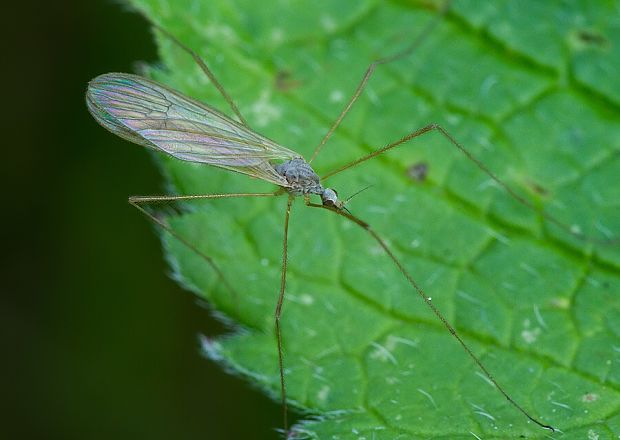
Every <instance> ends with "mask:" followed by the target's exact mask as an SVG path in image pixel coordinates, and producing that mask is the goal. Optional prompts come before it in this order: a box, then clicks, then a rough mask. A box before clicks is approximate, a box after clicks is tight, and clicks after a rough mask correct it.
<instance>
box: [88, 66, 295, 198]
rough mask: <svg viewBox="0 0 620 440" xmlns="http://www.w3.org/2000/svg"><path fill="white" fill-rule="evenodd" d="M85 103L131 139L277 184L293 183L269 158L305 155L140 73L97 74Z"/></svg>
mask: <svg viewBox="0 0 620 440" xmlns="http://www.w3.org/2000/svg"><path fill="white" fill-rule="evenodd" d="M86 103H87V105H88V110H89V111H90V113H91V114H92V115H93V117H94V118H95V119H96V120H97V122H99V123H100V124H101V125H102V126H104V127H105V128H107V129H108V130H110V131H111V132H112V133H114V134H116V135H118V136H120V137H122V138H124V139H126V140H128V141H130V142H134V143H136V144H139V145H143V146H145V147H149V148H152V149H155V150H158V151H163V152H165V153H168V154H170V155H171V156H174V157H176V158H178V159H181V160H187V161H190V162H201V163H206V164H209V165H214V166H217V167H221V168H226V169H229V170H232V171H237V172H239V173H243V174H248V175H250V176H253V177H258V178H260V179H263V180H266V181H269V182H273V183H275V184H276V185H280V186H284V187H287V186H289V184H288V183H287V181H286V180H285V179H284V178H283V177H282V176H280V175H279V174H278V173H277V172H276V171H275V169H274V167H273V165H272V163H271V161H273V160H289V159H294V158H298V157H301V156H300V155H299V154H298V153H296V152H294V151H292V150H289V149H287V148H284V147H282V146H280V145H278V144H276V143H275V142H273V141H271V140H269V139H267V138H265V137H263V136H261V135H259V134H257V133H254V132H253V131H251V130H250V129H248V128H247V127H245V126H244V125H242V124H240V123H238V122H236V121H233V120H232V119H230V118H229V117H227V116H225V115H223V114H222V113H220V112H219V111H217V110H215V109H214V108H211V107H209V106H208V105H206V104H203V103H201V102H199V101H196V100H194V99H191V98H188V97H187V96H184V95H182V94H181V93H179V92H175V91H174V90H171V89H169V88H167V87H165V86H164V85H162V84H159V83H157V82H155V81H151V80H148V79H146V78H142V77H140V76H137V75H130V74H126V73H106V74H104V75H101V76H98V77H96V78H95V79H93V80H92V81H91V82H90V83H89V84H88V90H87V91H86Z"/></svg>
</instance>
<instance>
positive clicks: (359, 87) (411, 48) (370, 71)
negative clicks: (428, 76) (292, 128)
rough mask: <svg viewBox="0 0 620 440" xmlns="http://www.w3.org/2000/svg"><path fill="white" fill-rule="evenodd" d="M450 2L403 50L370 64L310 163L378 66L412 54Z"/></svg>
mask: <svg viewBox="0 0 620 440" xmlns="http://www.w3.org/2000/svg"><path fill="white" fill-rule="evenodd" d="M450 3H451V0H447V1H446V2H445V3H444V4H443V6H442V7H441V9H440V10H439V14H438V15H437V16H436V17H435V18H433V19H432V20H431V21H430V22H429V23H427V25H426V26H424V28H423V29H422V31H420V33H419V34H418V35H417V37H416V38H415V39H414V40H413V42H412V43H411V44H410V45H409V46H408V47H406V48H405V49H403V50H402V51H400V52H398V53H395V54H393V55H390V56H387V57H385V58H379V59H378V60H375V61H373V62H372V63H370V65H369V66H368V67H367V68H366V72H365V73H364V76H363V77H362V80H361V81H360V82H359V84H358V85H357V87H356V89H355V91H354V92H353V95H352V96H351V98H349V100H348V101H347V103H346V105H345V106H344V108H343V109H342V111H341V112H340V114H339V115H338V117H337V118H336V120H335V121H334V122H333V123H332V125H331V127H330V128H329V130H328V131H327V133H326V134H325V136H323V139H321V142H319V144H318V145H317V146H316V147H315V149H314V152H313V153H312V156H311V157H310V160H309V161H308V163H311V162H312V161H313V160H314V159H315V158H316V156H317V155H318V154H319V152H320V151H321V149H322V148H323V146H324V145H325V143H326V142H327V141H328V140H329V138H330V137H331V136H332V134H334V132H335V131H336V129H337V128H338V126H339V125H340V123H341V122H342V120H343V119H344V117H345V116H346V115H347V113H349V110H351V107H353V104H354V103H355V101H357V99H358V98H359V97H360V95H361V94H362V92H363V91H364V89H365V88H366V85H367V84H368V81H369V80H370V78H371V77H372V75H373V73H374V72H375V70H376V69H377V67H378V66H380V65H382V64H388V63H391V62H392V61H397V60H400V59H403V58H406V57H408V56H409V55H411V54H412V53H413V52H414V51H415V50H416V49H417V48H418V47H419V46H420V45H421V44H422V43H423V42H424V40H425V39H426V37H427V36H428V35H429V34H430V33H431V31H432V30H433V29H434V28H435V26H437V24H438V23H439V22H440V21H441V19H442V18H443V16H444V15H445V14H446V13H447V12H448V9H449V8H450Z"/></svg>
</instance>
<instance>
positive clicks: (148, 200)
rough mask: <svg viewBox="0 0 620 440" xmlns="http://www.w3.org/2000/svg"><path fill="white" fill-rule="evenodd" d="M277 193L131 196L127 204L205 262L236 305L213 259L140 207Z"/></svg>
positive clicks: (228, 285)
mask: <svg viewBox="0 0 620 440" xmlns="http://www.w3.org/2000/svg"><path fill="white" fill-rule="evenodd" d="M278 194H279V193H239V194H200V195H188V196H131V197H129V199H128V201H129V204H130V205H131V206H133V207H135V208H136V209H137V210H138V211H140V212H141V213H142V214H144V215H145V216H146V217H147V218H148V219H149V220H151V221H152V222H153V223H155V224H156V225H158V226H159V227H161V228H162V229H163V230H164V231H166V232H167V233H168V234H170V235H171V236H173V237H174V238H176V239H177V240H178V241H179V242H180V243H182V244H183V245H184V246H186V247H187V248H188V249H190V250H191V251H192V252H194V253H195V254H196V255H198V256H199V257H200V258H202V259H203V260H205V261H206V262H207V264H208V265H209V266H211V268H212V269H213V270H214V271H215V273H217V275H218V276H219V277H220V279H221V280H222V282H223V283H224V284H225V285H226V287H227V288H228V290H230V292H231V296H232V299H233V302H234V303H235V304H236V303H237V292H236V291H235V289H234V288H233V287H232V285H231V284H230V283H229V282H228V280H227V279H226V277H225V276H224V273H223V272H222V270H221V269H220V268H219V267H218V266H217V265H216V264H215V261H213V259H212V258H211V257H210V256H209V255H207V254H205V253H204V252H202V251H201V250H200V249H198V248H197V247H196V246H194V245H193V244H192V243H191V242H189V241H188V240H186V239H185V238H183V237H182V236H181V235H179V234H178V233H177V232H176V231H174V230H173V229H172V228H171V227H170V226H168V225H167V224H166V223H165V222H163V221H162V220H161V219H159V218H157V217H155V216H154V215H153V214H151V213H150V212H148V211H147V210H146V209H144V208H143V207H142V205H148V204H152V203H162V202H178V201H184V200H204V199H224V198H237V197H273V196H276V195H278Z"/></svg>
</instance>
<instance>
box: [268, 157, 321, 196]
mask: <svg viewBox="0 0 620 440" xmlns="http://www.w3.org/2000/svg"><path fill="white" fill-rule="evenodd" d="M275 170H276V172H277V173H278V174H280V175H281V176H282V177H284V178H285V179H286V181H287V182H288V183H289V184H290V185H291V186H290V187H288V188H286V190H287V191H288V192H289V193H291V194H294V195H296V196H299V195H302V194H318V195H321V194H323V192H324V191H325V189H324V188H323V186H322V185H321V183H320V179H319V176H318V175H317V174H316V173H315V172H314V170H313V169H312V167H311V166H310V164H309V163H308V162H306V161H305V160H304V159H301V158H296V159H291V160H287V161H286V162H282V163H281V164H279V165H276V167H275Z"/></svg>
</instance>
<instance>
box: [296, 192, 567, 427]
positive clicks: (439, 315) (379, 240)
mask: <svg viewBox="0 0 620 440" xmlns="http://www.w3.org/2000/svg"><path fill="white" fill-rule="evenodd" d="M306 204H307V205H308V206H310V207H312V208H323V209H327V210H328V211H332V212H335V213H336V214H338V215H340V216H342V217H344V218H346V219H348V220H350V221H352V222H353V223H355V224H356V225H358V226H360V227H361V228H362V229H364V230H365V231H367V232H368V233H369V234H370V235H371V236H372V238H373V239H374V240H375V241H376V242H377V243H378V244H379V246H381V247H382V248H383V250H384V251H385V253H386V254H387V255H388V257H390V259H391V260H392V262H394V264H395V265H396V267H398V270H399V271H400V273H402V274H403V276H404V277H405V278H406V279H407V282H408V283H409V284H410V285H411V286H412V287H413V288H414V290H415V291H416V292H417V293H418V295H420V297H421V298H422V300H423V301H424V302H425V303H426V305H427V306H428V307H429V308H430V309H431V310H432V311H433V313H434V314H435V316H437V318H439V320H440V321H441V322H442V323H443V325H444V327H446V329H448V331H449V332H450V334H451V335H452V336H454V338H455V339H456V340H457V341H458V342H459V344H460V345H461V347H463V349H464V350H465V352H466V353H467V354H468V355H469V356H470V357H471V358H472V359H473V361H474V363H475V364H476V365H477V366H478V367H479V368H480V369H481V370H482V372H483V373H484V375H485V376H486V377H487V378H488V379H489V380H490V381H491V382H492V383H493V385H495V387H496V388H497V389H498V391H499V392H500V393H501V394H502V395H503V396H504V397H505V398H506V399H507V400H508V402H510V404H511V405H512V406H514V407H515V408H516V409H517V410H519V411H520V412H521V413H522V414H523V415H525V417H527V418H528V419H529V420H531V421H532V422H534V423H536V424H537V425H538V426H540V427H542V428H545V429H549V430H551V431H552V432H555V428H554V427H553V426H551V425H546V424H544V423H542V422H540V421H538V420H537V419H535V418H534V417H532V416H531V415H529V413H528V412H527V411H526V410H525V409H523V407H522V406H521V405H519V404H518V403H517V402H515V401H514V399H513V398H512V397H510V395H509V394H508V393H507V392H506V391H505V390H504V388H503V387H502V386H501V385H500V384H499V383H498V382H497V380H495V378H494V377H493V375H492V374H491V372H490V371H489V370H488V369H487V368H486V367H485V366H484V364H483V363H482V361H481V360H480V359H478V357H476V355H475V354H474V353H473V351H472V350H471V349H470V348H469V346H468V345H467V344H466V343H465V341H463V339H461V337H460V336H459V334H458V333H457V332H456V329H455V328H454V327H453V326H452V324H450V323H449V322H448V320H447V319H446V318H445V317H444V316H443V314H442V313H441V312H440V311H439V309H438V308H437V307H436V306H435V304H433V303H432V302H431V299H430V298H429V297H428V296H427V295H426V294H425V293H424V290H422V287H420V286H419V285H418V283H416V281H415V280H414V278H413V277H412V276H411V274H410V273H409V272H408V271H407V269H405V266H403V264H402V263H401V262H400V260H399V259H398V258H397V257H396V255H395V254H394V253H393V252H392V250H391V249H390V248H389V247H388V245H387V244H386V242H385V241H384V240H383V239H382V238H381V237H380V236H379V235H378V234H377V233H376V232H375V231H374V229H372V228H371V227H370V225H369V224H368V223H366V222H364V221H363V220H360V219H359V218H357V217H355V216H354V215H352V214H350V213H348V212H345V211H341V210H339V209H336V208H333V207H330V206H324V205H318V204H316V203H306Z"/></svg>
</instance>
